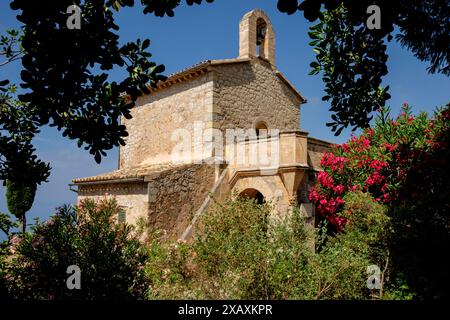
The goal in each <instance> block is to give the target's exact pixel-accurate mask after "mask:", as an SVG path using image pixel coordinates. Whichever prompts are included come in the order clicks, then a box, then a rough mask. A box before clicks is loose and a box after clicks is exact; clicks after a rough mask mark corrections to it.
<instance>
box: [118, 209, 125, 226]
mask: <svg viewBox="0 0 450 320" xmlns="http://www.w3.org/2000/svg"><path fill="white" fill-rule="evenodd" d="M126 218H127V217H126V212H125V210H120V211H119V214H118V220H119V222H120V223H125V222H126Z"/></svg>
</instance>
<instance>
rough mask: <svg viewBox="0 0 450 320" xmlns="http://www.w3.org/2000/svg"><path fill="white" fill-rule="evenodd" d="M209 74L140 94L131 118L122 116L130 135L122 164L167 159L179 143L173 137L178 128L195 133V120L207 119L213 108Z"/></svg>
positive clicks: (151, 162)
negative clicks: (146, 93) (150, 92)
mask: <svg viewBox="0 0 450 320" xmlns="http://www.w3.org/2000/svg"><path fill="white" fill-rule="evenodd" d="M211 80H212V79H211V75H210V74H204V75H202V76H199V77H198V78H195V79H192V80H190V81H185V82H181V83H178V84H174V85H172V86H170V87H168V88H166V89H161V90H159V91H157V92H154V93H152V94H150V95H146V96H143V97H140V98H139V99H138V101H137V104H136V107H135V108H134V109H133V110H132V112H131V114H132V116H133V118H132V119H130V120H126V119H125V118H123V117H122V123H123V124H124V125H126V127H127V130H128V133H129V137H127V139H126V146H124V147H121V148H120V156H119V157H120V168H126V167H133V166H136V165H139V164H141V163H146V164H154V163H167V162H170V161H171V152H172V150H173V149H174V147H175V146H176V145H177V144H179V143H180V140H177V139H174V140H173V141H172V134H173V132H174V131H175V130H176V129H187V130H188V131H189V133H190V134H191V135H193V133H194V131H193V130H194V122H196V121H199V122H204V121H206V120H207V118H208V114H210V113H211V109H212V95H213V83H212V81H211Z"/></svg>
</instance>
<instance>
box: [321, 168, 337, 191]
mask: <svg viewBox="0 0 450 320" xmlns="http://www.w3.org/2000/svg"><path fill="white" fill-rule="evenodd" d="M317 180H318V181H319V184H321V185H322V186H323V187H325V188H333V184H334V180H333V178H332V177H331V176H330V175H328V173H327V172H326V171H321V172H319V174H318V176H317Z"/></svg>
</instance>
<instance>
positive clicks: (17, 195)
mask: <svg viewBox="0 0 450 320" xmlns="http://www.w3.org/2000/svg"><path fill="white" fill-rule="evenodd" d="M35 194H36V185H35V184H20V183H17V182H14V181H11V180H6V203H7V205H8V210H9V212H11V213H12V214H13V215H14V216H16V218H17V219H19V221H20V231H21V232H22V233H25V229H26V216H25V214H26V212H27V211H28V210H30V209H31V206H32V205H33V201H34V196H35Z"/></svg>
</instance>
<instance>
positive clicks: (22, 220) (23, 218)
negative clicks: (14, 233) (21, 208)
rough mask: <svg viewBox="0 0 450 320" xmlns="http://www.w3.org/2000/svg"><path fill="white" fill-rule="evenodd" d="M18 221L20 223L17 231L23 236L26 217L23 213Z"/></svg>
mask: <svg viewBox="0 0 450 320" xmlns="http://www.w3.org/2000/svg"><path fill="white" fill-rule="evenodd" d="M19 221H20V225H19V231H20V233H21V234H25V230H26V228H27V217H26V214H25V213H24V214H22V215H20V219H19Z"/></svg>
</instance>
